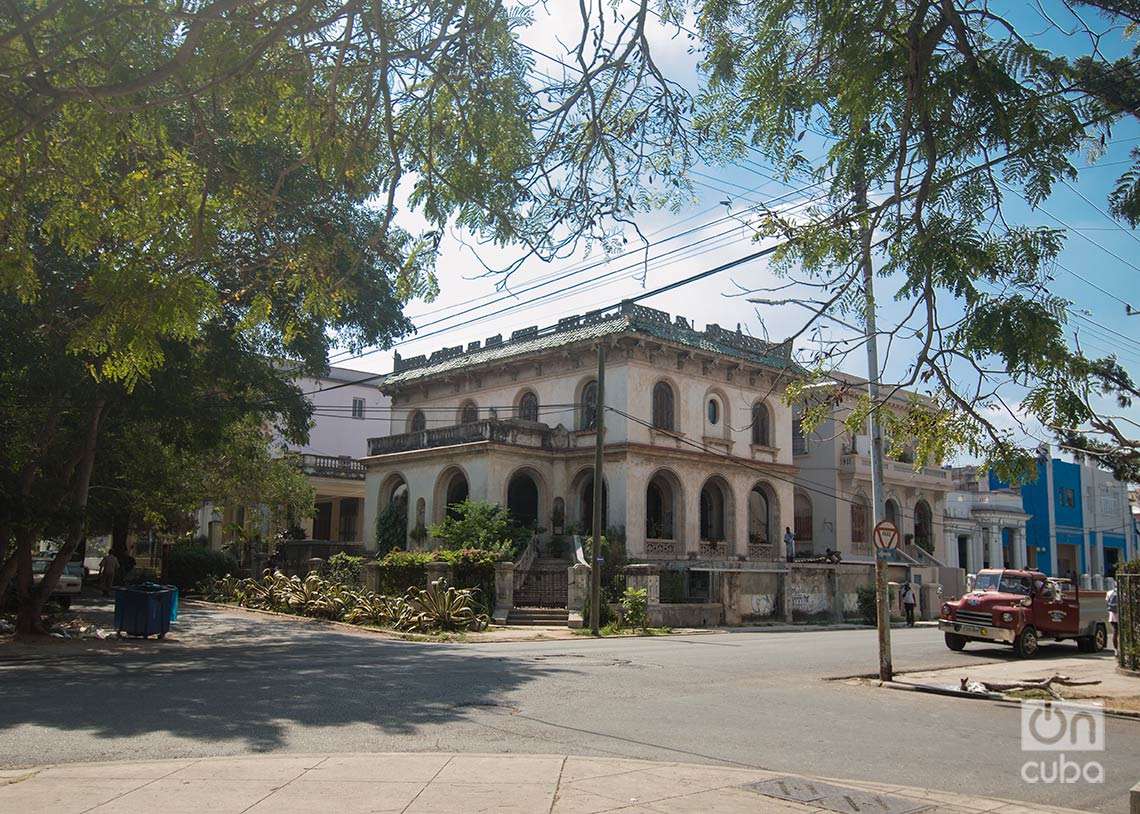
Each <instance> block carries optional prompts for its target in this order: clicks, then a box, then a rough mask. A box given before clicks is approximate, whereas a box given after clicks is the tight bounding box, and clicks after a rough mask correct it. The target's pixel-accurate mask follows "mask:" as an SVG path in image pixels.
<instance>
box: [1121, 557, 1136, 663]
mask: <svg viewBox="0 0 1140 814" xmlns="http://www.w3.org/2000/svg"><path fill="white" fill-rule="evenodd" d="M1133 567H1134V566H1133ZM1116 607H1117V616H1118V617H1119V619H1120V623H1119V625H1118V626H1117V627H1118V630H1119V637H1120V646H1119V647H1118V648H1117V650H1116V661H1117V663H1118V664H1119V665H1120V666H1121V667H1124V668H1126V669H1128V670H1140V573H1136V572H1134V573H1122V571H1121V569H1117V573H1116Z"/></svg>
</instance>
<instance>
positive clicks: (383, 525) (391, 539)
mask: <svg viewBox="0 0 1140 814" xmlns="http://www.w3.org/2000/svg"><path fill="white" fill-rule="evenodd" d="M407 541H408V504H407V502H406V501H403V500H392V501H389V503H388V506H387V508H385V509H384V511H382V512H380V514H378V515H377V516H376V547H377V550H378V553H379V554H380V556H384V555H385V554H387V553H388V552H389V551H392V550H394V549H398V548H403V547H404V545H405V544H406V543H407Z"/></svg>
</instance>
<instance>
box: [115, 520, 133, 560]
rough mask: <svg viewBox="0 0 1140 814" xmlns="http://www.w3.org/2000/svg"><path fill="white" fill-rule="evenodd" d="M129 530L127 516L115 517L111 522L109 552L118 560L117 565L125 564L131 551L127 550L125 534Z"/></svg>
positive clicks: (129, 521)
mask: <svg viewBox="0 0 1140 814" xmlns="http://www.w3.org/2000/svg"><path fill="white" fill-rule="evenodd" d="M130 530H131V520H130V518H129V517H116V518H115V521H114V522H113V523H112V524H111V553H112V554H114V555H115V559H117V560H118V561H119V565H122V566H126V564H127V557H129V556H130V555H131V552H130V551H128V550H127V535H128V534H129V533H130Z"/></svg>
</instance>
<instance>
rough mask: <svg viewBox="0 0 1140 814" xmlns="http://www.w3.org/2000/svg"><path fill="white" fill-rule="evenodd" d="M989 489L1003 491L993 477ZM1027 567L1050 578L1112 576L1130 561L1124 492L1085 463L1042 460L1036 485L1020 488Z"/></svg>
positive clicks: (1132, 538) (1109, 477)
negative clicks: (1027, 517) (1024, 521)
mask: <svg viewBox="0 0 1140 814" xmlns="http://www.w3.org/2000/svg"><path fill="white" fill-rule="evenodd" d="M990 486H991V488H1001V487H1003V486H1005V484H1003V483H1002V482H1001V481H1000V480H998V478H997V477H995V476H994V475H993V474H992V473H991V474H990ZM1021 498H1022V505H1023V507H1024V510H1025V513H1026V514H1028V515H1029V516H1030V517H1029V520H1028V521H1026V524H1025V537H1026V548H1027V555H1028V556H1027V563H1028V565H1029V567H1030V568H1034V567H1035V568H1037V569H1038V570H1040V571H1043V572H1044V573H1046V574H1049V575H1050V576H1058V577H1071V576H1074V575H1083V574H1087V575H1089V576H1090V578H1091V579H1092V580H1093V581H1094V582H1095V581H1098V579H1099V578H1100V577H1104V576H1111V575H1112V573H1113V571H1114V570H1115V567H1116V565H1117V564H1119V563H1120V562H1123V561H1126V560H1128V559H1131V558H1132V557H1134V556H1136V555H1135V553H1134V552H1135V545H1136V542H1135V530H1134V529H1133V525H1132V514H1131V509H1130V508H1129V505H1128V491H1127V487H1126V485H1125V484H1124V483H1122V482H1120V481H1118V480H1116V478H1115V477H1113V475H1112V473H1111V472H1107V471H1105V470H1102V469H1100V468H1099V467H1097V466H1096V465H1095V464H1093V463H1090V462H1082V463H1072V462H1070V461H1063V460H1061V459H1059V458H1042V459H1041V460H1040V461H1039V462H1038V465H1037V479H1036V480H1035V481H1033V482H1031V483H1025V484H1022V485H1021Z"/></svg>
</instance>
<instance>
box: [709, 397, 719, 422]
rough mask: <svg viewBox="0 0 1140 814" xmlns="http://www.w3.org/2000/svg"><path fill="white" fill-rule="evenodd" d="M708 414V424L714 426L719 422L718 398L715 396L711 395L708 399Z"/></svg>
mask: <svg viewBox="0 0 1140 814" xmlns="http://www.w3.org/2000/svg"><path fill="white" fill-rule="evenodd" d="M708 415H709V424H710V425H712V426H714V427H715V426H716V425H717V424H718V423H720V399H718V398H717V397H716V396H712V397H711V398H710V399H709V404H708Z"/></svg>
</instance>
